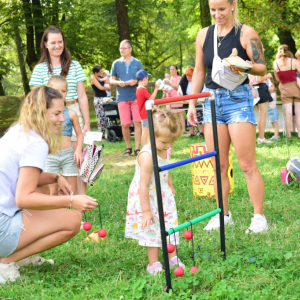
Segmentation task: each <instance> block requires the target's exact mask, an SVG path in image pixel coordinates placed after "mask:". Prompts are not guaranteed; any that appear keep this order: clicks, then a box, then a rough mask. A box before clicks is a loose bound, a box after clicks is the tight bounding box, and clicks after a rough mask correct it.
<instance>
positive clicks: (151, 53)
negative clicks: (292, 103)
mask: <svg viewBox="0 0 300 300" xmlns="http://www.w3.org/2000/svg"><path fill="white" fill-rule="evenodd" d="M239 9H240V20H241V21H242V22H245V23H247V24H248V25H251V26H253V27H254V28H255V29H256V30H257V32H258V33H259V35H260V37H261V39H262V41H263V44H264V47H265V49H266V52H265V56H266V62H267V66H268V70H269V71H272V62H273V60H274V57H275V53H276V50H277V47H278V46H279V45H280V44H283V43H285V44H288V45H289V46H290V48H291V50H292V52H293V53H295V50H296V49H297V47H299V46H300V35H299V32H298V27H299V26H298V24H299V23H298V22H299V2H298V1H293V0H288V1H282V0H280V1H271V0H265V1H261V0H258V1H254V0H247V1H239ZM53 24H55V25H58V26H60V27H61V28H62V29H63V31H64V33H65V34H66V39H67V47H68V49H69V50H70V52H71V55H72V58H73V59H74V60H78V61H79V62H80V63H81V65H82V66H83V68H84V71H85V73H86V75H87V77H89V75H91V69H92V66H93V65H94V64H101V65H102V66H103V68H104V69H108V70H110V67H111V63H112V61H113V60H115V59H116V58H118V57H119V56H120V55H119V51H118V47H119V42H120V40H122V39H124V38H130V39H131V40H132V41H133V45H134V47H133V51H134V53H133V55H134V56H135V57H137V58H139V59H140V60H141V61H142V63H143V65H144V67H145V69H146V70H148V71H149V72H150V73H152V74H153V75H152V78H153V80H155V79H156V78H159V77H162V76H163V74H164V73H165V72H166V71H167V70H168V69H169V66H170V65H171V64H177V65H178V67H179V70H180V73H181V74H182V72H183V71H184V70H185V69H186V68H187V67H190V66H193V65H194V62H195V60H194V56H195V45H194V42H195V37H196V34H197V31H198V30H199V29H200V28H202V27H204V26H208V25H210V24H211V19H210V16H209V10H208V5H207V0H198V1H194V0H189V1H187V0H186V1H179V0H174V1H152V0H147V1H145V0H140V1H136V0H132V1H131V0H128V1H124V0H116V1H111V0H104V1H99V0H98V1H94V0H85V1H79V0H76V1H73V0H71V1H65V0H55V1H54V0H53V1H49V0H22V1H21V0H19V1H17V0H10V1H8V0H1V1H0V36H1V39H0V83H1V84H0V94H2V95H3V94H5V96H2V97H0V101H1V102H0V122H1V126H2V128H3V129H5V128H7V127H8V126H9V125H10V124H11V123H12V122H13V121H14V119H15V117H16V115H17V112H18V109H19V106H20V103H21V101H22V99H23V98H24V94H25V92H28V90H29V88H28V79H29V78H30V76H31V75H30V74H31V70H32V69H33V67H34V65H35V64H36V62H37V60H38V59H39V57H40V53H39V47H38V46H39V42H40V38H41V35H42V33H43V30H44V29H45V28H46V27H47V26H49V25H53ZM86 87H87V94H88V97H89V99H90V101H89V102H90V112H91V113H92V114H93V113H94V108H93V104H92V101H91V99H92V98H93V92H92V90H91V89H90V88H89V83H88V82H87V83H86ZM93 120H94V122H95V119H93ZM94 124H95V123H94ZM1 126H0V127H1ZM0 131H1V128H0ZM271 135H272V133H268V132H267V133H266V137H267V138H269V137H270V136H271ZM203 141H204V140H203V139H199V137H193V138H190V137H181V138H180V140H179V141H177V142H176V143H175V144H174V147H173V153H172V161H173V162H174V161H179V160H182V159H184V158H187V157H189V145H190V144H194V143H198V142H203ZM124 148H125V143H124V142H123V141H120V142H117V143H115V144H109V143H105V148H104V158H103V162H104V164H105V168H104V171H103V173H102V175H101V177H100V179H99V180H98V181H97V182H96V183H95V186H94V187H93V188H89V189H88V194H89V195H91V196H93V197H95V198H97V199H98V200H99V202H100V203H101V209H102V219H103V224H104V228H105V229H107V231H108V236H107V238H106V240H105V241H102V240H100V243H99V244H96V243H90V242H83V240H84V239H85V238H86V236H87V233H86V232H84V231H81V232H80V233H79V234H78V235H77V236H76V237H75V238H73V239H72V240H71V241H69V242H67V243H65V244H64V245H62V246H60V247H56V248H54V249H52V250H49V251H47V252H45V253H43V254H42V256H43V257H45V258H47V259H49V258H52V259H54V260H55V265H54V266H50V265H46V264H45V265H43V266H40V267H33V266H31V267H28V268H26V269H21V270H20V271H21V276H22V279H21V280H18V281H17V282H16V283H8V284H6V285H5V286H3V285H1V286H0V299H13V300H15V299H91V300H96V299H99V300H102V299H126V300H127V299H264V300H265V299H271V300H274V299H288V300H291V299H300V259H299V258H300V250H299V249H300V248H299V247H300V217H299V210H300V204H299V191H300V190H299V186H298V184H296V183H293V184H292V185H291V186H283V185H281V184H280V167H282V166H285V164H286V163H287V160H288V150H289V153H290V156H296V155H299V142H298V140H297V138H296V134H293V138H292V139H291V140H289V141H288V145H287V144H286V142H285V139H284V138H283V136H282V134H281V140H279V141H278V142H274V143H273V144H271V145H261V146H258V147H257V150H256V158H257V163H258V166H259V168H260V170H261V172H262V175H263V178H264V182H265V187H266V191H265V204H264V208H265V215H266V218H267V220H268V224H269V226H270V230H269V231H267V232H265V233H263V234H258V235H246V234H245V230H246V229H247V227H248V226H249V224H250V218H251V217H252V211H253V209H252V205H251V202H250V199H249V196H248V193H247V188H246V181H245V178H244V176H243V174H242V172H241V170H240V168H239V166H238V162H237V159H236V156H235V153H234V148H233V169H234V181H235V188H234V191H233V194H232V196H231V197H230V208H231V211H232V213H233V220H234V223H235V225H234V226H231V227H226V251H227V259H226V260H225V261H223V260H222V258H221V256H220V242H219V231H215V232H206V231H204V230H203V227H204V226H205V225H206V222H202V223H199V224H198V226H194V235H195V244H196V248H197V253H198V254H197V256H196V263H197V265H198V267H199V268H200V270H199V272H198V273H196V274H195V276H192V275H191V273H189V272H188V271H187V272H186V274H185V275H184V276H183V277H182V278H175V276H174V274H172V283H173V287H174V292H173V293H172V295H170V294H169V295H167V294H165V293H164V287H165V279H164V274H162V275H161V276H157V277H155V278H152V277H151V276H150V275H148V274H147V273H146V265H147V254H146V251H145V249H144V248H143V247H139V246H138V245H137V243H136V241H131V240H127V239H125V238H124V227H125V217H126V203H127V193H128V188H129V185H130V182H131V180H132V178H133V174H134V164H135V157H134V156H131V157H129V158H126V159H124V158H123V157H122V155H120V153H122V152H123V150H124ZM171 175H172V178H173V181H174V186H175V188H176V191H177V196H176V202H177V206H178V215H179V223H183V222H185V221H186V220H188V219H193V218H195V217H197V216H199V215H202V214H204V213H206V212H208V211H211V210H213V209H215V207H216V206H215V200H214V199H213V198H196V199H194V198H193V190H192V174H191V166H190V165H187V166H184V167H181V168H177V169H175V170H172V171H171ZM87 218H88V221H90V222H91V223H92V224H93V226H94V227H93V229H96V228H99V226H100V222H99V215H98V212H97V211H96V210H95V211H93V212H90V213H88V214H87ZM198 247H199V248H198ZM191 251H192V250H191V242H190V241H185V240H184V239H183V238H182V233H181V241H180V247H179V255H180V258H181V259H182V260H183V261H184V262H185V263H186V264H187V266H188V268H190V267H191V266H192V260H191V259H190V255H191ZM160 260H161V261H162V257H160ZM190 297H191V298H190Z"/></svg>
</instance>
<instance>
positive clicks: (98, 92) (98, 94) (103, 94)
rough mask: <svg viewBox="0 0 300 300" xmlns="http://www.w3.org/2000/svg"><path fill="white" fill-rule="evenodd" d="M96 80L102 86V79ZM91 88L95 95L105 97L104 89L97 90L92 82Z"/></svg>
mask: <svg viewBox="0 0 300 300" xmlns="http://www.w3.org/2000/svg"><path fill="white" fill-rule="evenodd" d="M96 79H97V78H96ZM97 80H98V79H97ZM98 82H99V83H100V84H101V85H102V86H104V81H99V80H98ZM92 88H93V90H94V92H95V97H98V98H103V97H106V96H107V94H106V92H105V91H102V90H99V89H98V88H97V87H96V86H95V85H94V84H92Z"/></svg>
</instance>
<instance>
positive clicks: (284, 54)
mask: <svg viewBox="0 0 300 300" xmlns="http://www.w3.org/2000/svg"><path fill="white" fill-rule="evenodd" d="M288 57H290V58H294V55H293V53H292V52H291V51H290V49H289V46H288V45H280V46H279V47H278V50H277V54H276V59H282V62H283V65H284V66H285V65H286V62H287V58H288Z"/></svg>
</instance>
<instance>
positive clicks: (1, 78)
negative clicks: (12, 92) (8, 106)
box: [0, 74, 5, 96]
mask: <svg viewBox="0 0 300 300" xmlns="http://www.w3.org/2000/svg"><path fill="white" fill-rule="evenodd" d="M2 80H3V76H2V75H1V74H0V96H5V92H4V88H3V85H2Z"/></svg>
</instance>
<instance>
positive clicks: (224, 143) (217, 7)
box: [188, 0, 268, 233]
mask: <svg viewBox="0 0 300 300" xmlns="http://www.w3.org/2000/svg"><path fill="white" fill-rule="evenodd" d="M208 1H209V6H210V13H211V16H212V17H213V19H214V20H215V23H216V24H217V25H218V31H217V41H216V42H217V51H218V56H219V57H220V58H221V59H223V58H226V57H228V56H229V55H230V54H231V53H232V49H233V48H236V49H237V50H238V56H239V57H241V58H242V59H244V60H246V61H251V62H252V66H253V67H252V68H251V70H250V71H249V73H250V74H253V75H258V76H263V75H264V74H266V70H267V69H266V65H265V61H264V55H263V51H262V44H261V41H260V38H259V36H258V34H257V33H256V31H255V30H254V29H253V28H251V27H249V26H247V25H245V24H241V23H240V22H239V21H238V7H237V4H236V2H235V1H234V0H208ZM214 29H215V25H212V26H210V27H207V28H203V29H201V30H200V31H199V32H198V35H197V40H196V66H195V71H194V75H193V79H192V94H196V93H200V92H201V90H202V88H203V85H204V82H205V86H206V91H209V92H211V93H214V94H215V106H216V114H217V127H218V138H219V151H220V161H221V179H222V192H223V193H222V194H223V202H224V223H225V224H226V223H227V224H233V221H232V216H231V212H230V211H229V210H228V196H229V188H230V186H229V179H228V175H227V171H228V167H229V163H228V152H229V146H230V142H232V143H233V145H234V149H235V152H236V156H237V158H238V161H239V164H240V166H241V169H242V171H243V173H244V175H245V177H246V180H247V187H248V192H249V195H250V199H251V201H252V204H253V206H254V217H253V218H252V220H251V225H250V227H249V228H248V229H247V231H246V233H248V232H254V233H256V232H262V231H264V230H267V229H268V225H267V221H266V218H265V217H264V215H263V201H264V182H263V179H262V176H261V174H260V172H259V170H258V168H257V165H256V161H255V145H256V143H255V133H256V126H255V125H256V120H255V116H254V111H253V97H252V93H251V89H250V87H249V84H248V83H249V81H248V78H247V77H246V79H245V81H244V82H243V83H242V84H241V85H239V86H238V87H236V88H235V89H234V90H232V91H230V90H227V89H224V88H222V87H221V86H219V85H218V84H217V83H215V82H214V81H213V80H212V77H211V74H212V64H213V59H214V43H215V41H214ZM230 70H231V71H232V72H233V73H235V74H238V73H239V72H241V71H243V70H239V69H237V68H235V67H230ZM205 77H206V81H205ZM195 103H196V101H195V100H190V105H189V111H188V121H189V123H190V124H191V125H194V126H195V125H197V118H196V109H195ZM204 119H205V123H206V124H205V128H204V132H205V141H206V144H207V147H208V150H209V151H213V150H214V143H213V132H212V125H211V115H210V101H209V99H207V100H206V101H205V110H204ZM215 175H216V174H215ZM215 194H216V195H217V187H216V180H215ZM218 227H219V215H216V216H215V217H213V218H212V219H211V220H210V222H209V223H208V225H207V226H206V227H205V228H204V229H205V230H212V229H217V228H218Z"/></svg>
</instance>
